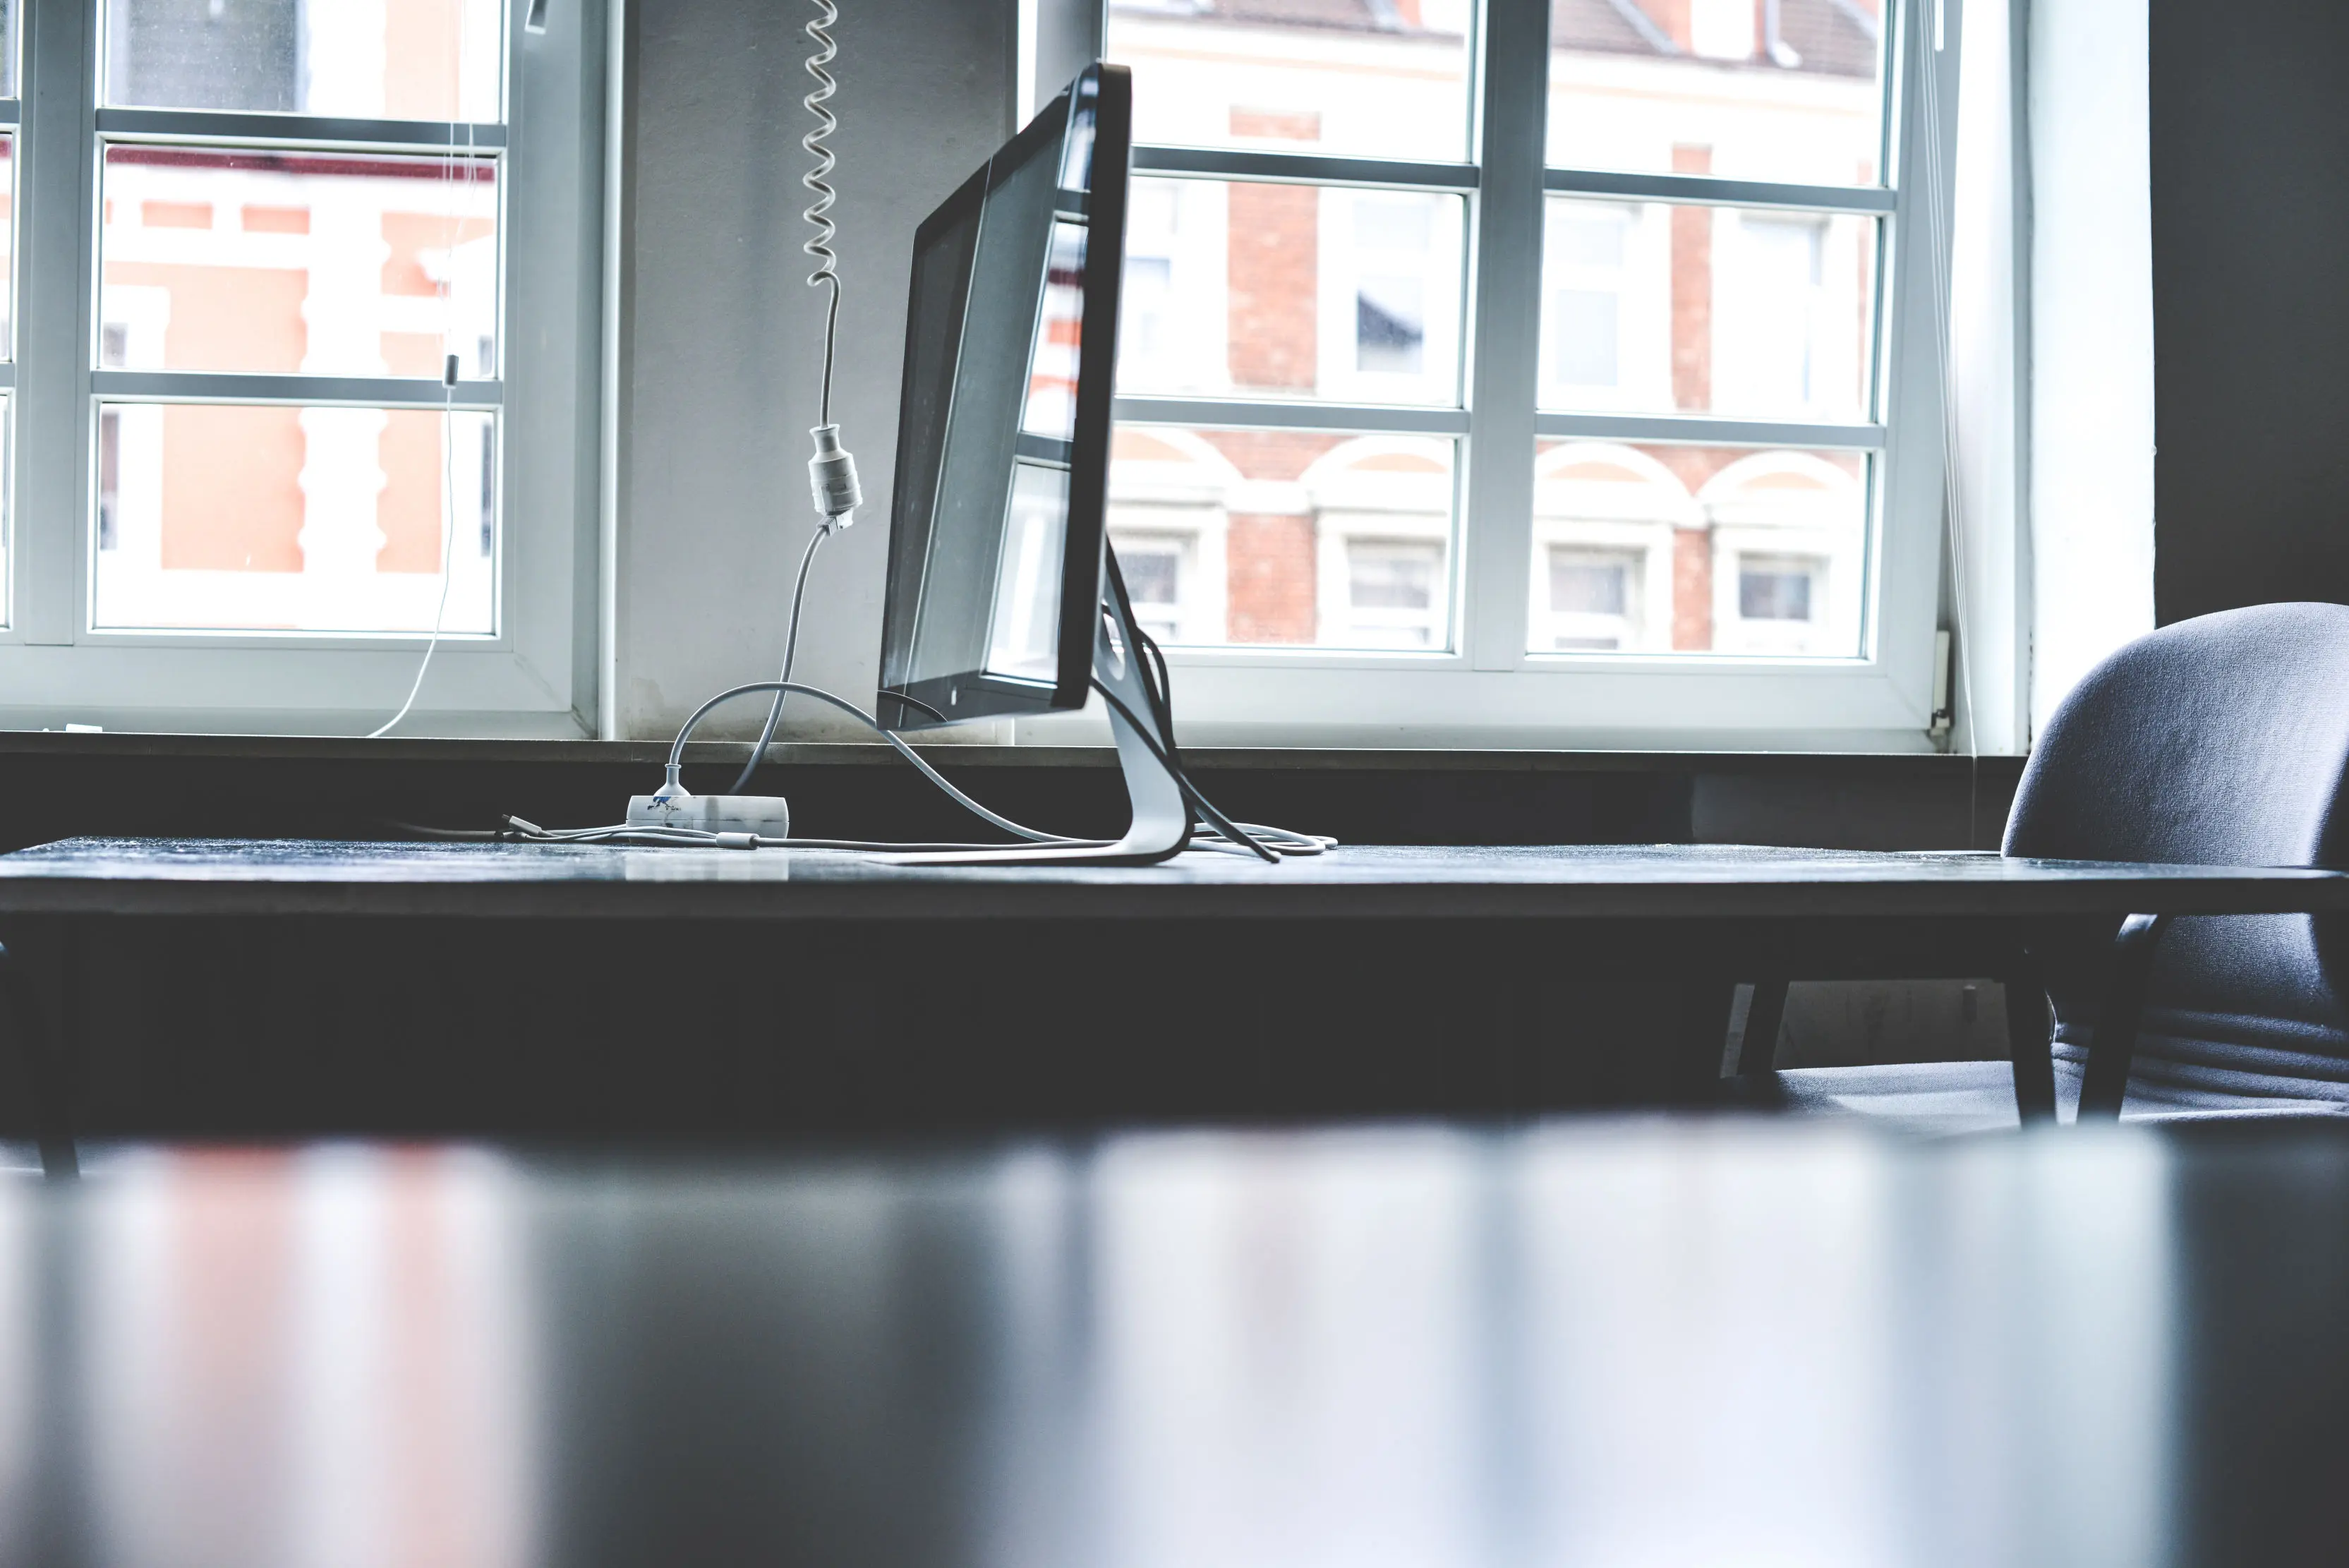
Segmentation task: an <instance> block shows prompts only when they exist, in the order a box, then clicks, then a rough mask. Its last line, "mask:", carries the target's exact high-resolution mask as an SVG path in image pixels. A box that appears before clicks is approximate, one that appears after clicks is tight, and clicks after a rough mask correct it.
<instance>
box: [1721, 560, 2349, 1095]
mask: <svg viewBox="0 0 2349 1568" xmlns="http://www.w3.org/2000/svg"><path fill="white" fill-rule="evenodd" d="M2003 852H2004V853H2005V854H2008V855H2016V856H2032V857H2042V858H2053V859H2086V860H2141V861H2155V862H2163V863H2168V864H2180V865H2184V864H2209V865H2250V866H2323V867H2349V607H2344V606H2341V605H2331V604H2281V605H2260V606H2255V607H2251V608H2248V609H2239V610H2228V611H2225V612H2223V613H2221V614H2218V615H2209V616H2203V617H2201V618H2198V619H2194V620H2189V621H2183V622H2180V623H2179V624H2178V625H2176V626H2170V627H2166V628H2162V629H2161V630H2159V631H2157V632H2154V633H2153V634H2152V635H2150V636H2148V637H2144V638H2140V639H2137V641H2135V642H2133V643H2131V644H2129V645H2128V646H2127V648H2124V649H2121V650H2120V651H2119V652H2117V653H2116V654H2114V655H2113V656H2112V657H2111V658H2109V659H2106V660H2105V662H2104V663H2102V664H2101V665H2099V666H2097V667H2096V669H2095V670H2093V671H2092V672H2090V674H2089V675H2088V676H2087V678H2086V679H2085V680H2082V681H2081V682H2080V684H2079V686H2078V687H2077V688H2075V690H2074V691H2073V692H2072V694H2071V695H2070V696H2068V697H2066V698H2065V699H2064V702H2063V704H2062V705H2061V706H2060V707H2059V708H2058V709H2057V710H2056V711H2055V713H2054V717H2053V718H2052V719H2050V720H2049V721H2048V723H2047V726H2046V730H2045V732H2044V733H2043V734H2042V735H2041V736H2040V737H2039V741H2038V743H2037V745H2036V746H2035V747H2034V748H2033V752H2032V755H2031V761H2030V763H2029V764H2028V765H2027V766H2026V767H2025V768H2024V770H2023V782H2022V784H2021V787H2020V788H2019V789H2018V791H2017V792H2016V794H2015V798H2014V806H2013V811H2012V812H2011V813H2010V814H2009V815H2008V817H2007V825H2006V839H2005V843H2004V846H2003ZM2165 923H2166V924H2167V926H2168V929H2164V925H2165ZM2031 947H2032V950H2033V954H2034V956H2036V957H2037V958H2038V959H2039V960H2040V961H2041V962H2042V964H2043V965H2044V970H2045V973H2046V976H2047V991H2048V996H2049V999H2050V1001H2051V1002H2053V1004H2054V1012H2055V1019H2056V1023H2055V1031H2054V1054H2055V1077H2056V1099H2057V1104H2058V1106H2059V1107H2060V1110H2059V1114H2061V1115H2064V1116H2071V1115H2072V1113H2073V1112H2074V1110H2075V1108H2076V1107H2079V1106H2082V1105H2083V1103H2084V1102H2085V1111H2084V1112H2083V1115H2084V1116H2086V1117H2087V1118H2088V1119H2097V1118H2098V1117H2100V1116H2104V1117H2108V1116H2111V1115H2113V1114H2114V1113H2115V1112H2116V1111H2117V1112H2118V1114H2119V1115H2120V1116H2122V1117H2123V1118H2124V1119H2126V1120H2130V1121H2137V1120H2147V1121H2178V1120H2216V1119H2221V1118H2253V1117H2273V1116H2343V1115H2349V920H2344V919H2336V918H2330V917H2314V916H2308V915H2238V916H2199V917H2193V918H2185V919H2177V920H2175V921H2169V922H2164V921H2162V920H2160V919H2155V918H2152V917H2148V916H2142V915H2140V916H2134V917H2131V919H2129V920H2127V922H2124V923H2123V925H2122V927H2121V928H2120V929H2118V930H2116V929H2114V928H2113V927H2112V926H2111V925H2110V924H2108V923H2100V922H2095V921H2090V922H2086V923H2085V924H2081V923H2065V924H2061V925H2049V926H2045V927H2043V928H2041V929H2036V930H2035V931H2034V932H2033V937H2032V940H2031ZM1784 995H1785V992H1784V989H1783V982H1781V984H1780V985H1779V986H1777V987H1774V988H1764V987H1757V994H1756V997H1755V1002H1754V1009H1753V1011H1752V1012H1749V1018H1748V1038H1749V1039H1752V1040H1755V1041H1757V1042H1759V1047H1758V1049H1755V1050H1754V1051H1752V1052H1751V1053H1750V1054H1752V1055H1753V1056H1754V1061H1753V1062H1752V1063H1750V1064H1749V1063H1747V1062H1743V1061H1741V1062H1740V1064H1739V1067H1740V1070H1741V1076H1744V1077H1745V1078H1747V1079H1748V1080H1749V1083H1750V1082H1751V1080H1752V1079H1754V1077H1757V1076H1759V1075H1762V1074H1765V1073H1766V1074H1768V1075H1770V1076H1771V1077H1773V1078H1775V1095H1774V1096H1770V1097H1772V1098H1774V1099H1775V1100H1776V1101H1777V1102H1778V1103H1780V1104H1782V1105H1784V1106H1785V1107H1786V1108H1788V1109H1791V1110H1795V1111H1809V1112H1826V1113H1836V1114H1844V1115H1857V1116H1873V1117H1880V1118H1884V1119H1886V1120H1889V1121H1893V1122H1898V1123H1900V1124H1903V1125H1906V1126H1909V1127H1914V1128H1916V1129H1918V1130H1923V1131H1943V1132H1957V1131H1967V1130H1973V1129H1976V1128H1982V1127H1998V1126H2008V1127H2011V1126H2013V1125H2014V1122H2015V1108H2014V1087H2013V1085H2014V1077H2013V1068H2012V1066H2011V1065H2010V1064H2007V1063H2005V1062H1953V1063H1936V1064H1913V1065H1896V1066H1870V1067H1837V1068H1811V1069H1797V1070H1794V1071H1786V1072H1775V1071H1774V1070H1773V1069H1774V1067H1775V1064H1773V1063H1772V1062H1770V1060H1769V1057H1770V1055H1771V1054H1773V1053H1774V1052H1775V1046H1776V1043H1777V1023H1778V1012H1777V1010H1778V1008H1779V1007H1781V1006H1782V1005H1783V999H1784ZM2009 1005H2011V1006H2013V1005H2023V1002H2021V1001H2020V999H2019V998H2015V997H2010V999H2009ZM2100 1024H2101V1025H2102V1028H2103V1036H2104V1038H2103V1039H2102V1040H2101V1041H2100V1040H2099V1037H2098V1035H2099V1026H2100ZM2092 1047H2095V1049H2093V1050H2092Z"/></svg>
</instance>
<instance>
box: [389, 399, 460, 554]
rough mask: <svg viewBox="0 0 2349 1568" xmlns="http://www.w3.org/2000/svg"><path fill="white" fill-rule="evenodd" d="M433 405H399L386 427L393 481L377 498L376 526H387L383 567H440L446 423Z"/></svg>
mask: <svg viewBox="0 0 2349 1568" xmlns="http://www.w3.org/2000/svg"><path fill="white" fill-rule="evenodd" d="M442 419H443V416H441V415H440V414H438V413H436V412H434V411H433V410H430V409H395V410H392V412H391V415H390V422H389V423H388V424H386V425H385V426H384V430H383V437H382V442H381V445H380V447H379V449H378V450H379V451H380V452H382V454H383V456H382V461H383V472H384V473H385V474H386V476H387V477H388V480H389V483H387V484H386V485H385V486H384V490H383V493H382V494H381V495H380V496H378V498H377V500H376V508H375V522H376V526H377V527H378V528H380V529H382V530H383V536H384V546H383V553H382V554H381V555H379V556H377V557H376V558H375V568H376V570H377V571H378V572H437V571H439V570H440V535H441V532H442V530H443V528H444V527H445V525H446V524H444V522H443V512H442V495H441V492H442V489H443V487H444V483H445V482H444V481H443V479H442V477H441V472H440V427H441V424H442Z"/></svg>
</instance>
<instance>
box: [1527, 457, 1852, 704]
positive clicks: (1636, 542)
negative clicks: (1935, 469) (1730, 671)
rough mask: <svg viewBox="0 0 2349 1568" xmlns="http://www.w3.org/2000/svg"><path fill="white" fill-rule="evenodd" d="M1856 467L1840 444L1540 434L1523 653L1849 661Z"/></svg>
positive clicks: (1850, 655) (1536, 461)
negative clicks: (1804, 447)
mask: <svg viewBox="0 0 2349 1568" xmlns="http://www.w3.org/2000/svg"><path fill="white" fill-rule="evenodd" d="M1871 467H1872V465H1871V464H1870V462H1868V459H1867V457H1866V456H1864V455H1862V454H1859V453H1854V452H1786V451H1764V450H1756V449H1752V448H1738V447H1699V446H1678V445H1667V444H1662V443H1653V444H1651V443H1631V442H1612V441H1546V442H1543V443H1541V447H1540V452H1539V454H1538V456H1537V458H1536V460H1535V468H1534V561H1533V567H1534V570H1533V602H1532V605H1531V607H1530V610H1531V615H1530V619H1529V622H1528V625H1529V628H1530V631H1529V634H1528V637H1527V642H1526V646H1527V650H1528V651H1530V652H1534V653H1646V654H1674V653H1682V654H1701V653H1734V654H1751V655H1762V656H1788V657H1818V658H1840V659H1848V658H1852V657H1854V656H1856V655H1857V654H1858V652H1859V651H1860V627H1861V605H1862V603H1863V598H1864V595H1863V585H1864V578H1865V576H1866V573H1867V566H1868V515H1869V489H1868V486H1869V483H1870V482H1871V479H1872V473H1871Z"/></svg>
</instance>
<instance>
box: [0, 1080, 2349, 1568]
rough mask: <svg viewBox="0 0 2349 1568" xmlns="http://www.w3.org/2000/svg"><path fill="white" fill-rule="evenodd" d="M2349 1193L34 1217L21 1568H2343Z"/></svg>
mask: <svg viewBox="0 0 2349 1568" xmlns="http://www.w3.org/2000/svg"><path fill="white" fill-rule="evenodd" d="M2344 1218H2349V1143H2344V1141H2342V1140H2340V1139H2338V1138H2324V1137H2313V1136H2297V1137H2270V1138H2262V1139H2256V1140H2254V1139H2249V1138H2244V1137H2234V1138H2232V1139H2221V1140H2213V1139H2210V1138H2209V1137H2203V1138H2199V1139H2174V1138H2173V1139H2165V1138H2163V1137H2158V1136H2156V1135H2152V1134H2147V1133H2145V1132H2142V1131H2133V1130H2129V1129H2115V1130H2113V1131H2110V1132H2106V1133H2104V1134H2100V1135H2074V1134H2057V1135H2055V1136H2053V1137H2001V1138H1992V1139H1982V1140H1974V1141H1971V1142H1964V1143H1956V1144H1939V1145H1930V1144H1903V1143H1897V1142H1892V1141H1889V1140H1885V1139H1881V1138H1878V1137H1869V1136H1865V1135H1862V1134H1858V1133H1856V1132H1851V1131H1845V1130H1823V1129H1819V1128H1816V1127H1785V1126H1783V1125H1780V1126H1770V1125H1755V1124H1724V1123H1720V1122H1714V1123H1710V1124H1682V1125H1680V1126H1671V1125H1659V1124H1654V1123H1643V1124H1635V1125H1621V1124H1612V1123H1605V1122H1596V1123H1590V1122H1585V1123H1575V1122H1564V1123H1554V1124H1545V1125H1542V1126H1538V1127H1533V1128H1530V1129H1526V1130H1521V1131H1516V1132H1510V1133H1479V1132H1474V1131H1463V1130H1447V1129H1444V1128H1439V1127H1420V1128H1412V1127H1402V1128H1388V1129H1383V1130H1376V1131H1363V1132H1324V1133H1310V1132H1309V1133H1296V1134H1287V1135H1278V1136H1272V1135H1255V1136H1216V1135H1204V1134H1188V1135H1159V1136H1127V1137H1116V1138H1112V1139H1106V1140H1101V1141H1092V1142H1056V1143H1027V1144H1019V1143H1011V1144H999V1145H998V1144H990V1145H977V1146H966V1147H963V1148H960V1149H945V1150H934V1151H930V1152H922V1151H919V1150H913V1151H909V1150H907V1149H906V1148H905V1147H903V1146H900V1147H898V1148H897V1149H896V1150H895V1151H894V1152H891V1151H887V1150H878V1149H875V1150H862V1151H860V1150H854V1149H848V1150H839V1151H835V1152H833V1153H830V1154H823V1155H809V1156H806V1157H802V1158H772V1159H765V1160H759V1161H743V1162H736V1163H719V1162H711V1163H706V1164H693V1163H682V1162H675V1161H671V1162H659V1161H652V1160H644V1159H636V1160H631V1159H625V1158H575V1159H567V1160H566V1159H560V1158H518V1157H512V1156H507V1155H502V1154H499V1153H495V1152H490V1151H485V1150H481V1149H472V1148H452V1147H446V1146H422V1147H408V1148H400V1149H383V1148H376V1147H366V1146H343V1147H324V1148H317V1149H312V1150H253V1151H237V1150H213V1151H207V1152H194V1151H190V1152H171V1151H165V1150H130V1151H123V1152H119V1153H117V1154H114V1155H111V1156H105V1157H101V1158H97V1159H95V1160H93V1162H92V1166H91V1171H90V1174H88V1176H86V1177H85V1178H84V1179H82V1181H81V1182H80V1183H79V1184H78V1186H76V1185H74V1184H49V1185H47V1186H44V1185H43V1184H40V1183H38V1182H36V1181H34V1180H29V1179H20V1180H15V1181H6V1182H0V1299H5V1302H6V1303H8V1308H7V1311H6V1312H5V1313H0V1386H5V1387H6V1388H7V1389H8V1390H9V1391H10V1393H9V1401H8V1407H9V1409H10V1410H11V1411H12V1416H11V1419H10V1431H11V1434H12V1436H11V1438H10V1440H9V1441H8V1442H6V1443H5V1445H0V1556H5V1557H6V1559H7V1560H8V1561H11V1562H16V1561H24V1562H45V1563H82V1562H90V1563H96V1562H104V1563H111V1564H116V1565H119V1568H169V1565H176V1564H182V1563H267V1564H283V1565H285V1568H311V1565H316V1568H327V1565H330V1564H336V1563H353V1562H367V1563H386V1564H397V1563H435V1564H442V1565H449V1568H473V1565H480V1568H493V1565H502V1564H511V1563H547V1564H552V1565H557V1568H569V1565H574V1564H590V1563H594V1564H605V1563H609V1564H631V1565H635V1564H645V1565H651V1564H667V1563H871V1564H884V1563H885V1564H890V1565H892V1568H932V1565H936V1568H950V1565H951V1568H967V1565H970V1564H1000V1565H1003V1568H1015V1565H1016V1568H1079V1565H1086V1568H1178V1565H1193V1564H1210V1563H1248V1564H1273V1563H1278V1564H1281V1565H1282V1568H1324V1565H1326V1568H1359V1565H1360V1564H1361V1563H1365V1562H1378V1563H1398V1562H1401V1563H1429V1564H1436V1563H1446V1564H1449V1563H1462V1564H1473V1563H1499V1564H1508V1563H1521V1564H1534V1563H1855V1564H1858V1563H1866V1564H1882V1563H1915V1564H1924V1565H1935V1564H1951V1565H1955V1564H1991V1563H1996V1564H2002V1565H2003V1564H2033V1563H2045V1564H2051V1565H2052V1564H2065V1565H2067V1568H2068V1565H2070V1564H2075V1563H2084V1562H2099V1563H2173V1564H2180V1565H2185V1564H2193V1563H2204V1562H2213V1563H2215V1562H2230V1563H2283V1564H2290V1563H2303V1562H2305V1563H2316V1562H2338V1561H2339V1551H2340V1539H2339V1523H2338V1511H2337V1498H2338V1491H2337V1488H2336V1487H2335V1486H2333V1484H2332V1483H2333V1482H2334V1481H2336V1480H2338V1478H2339V1475H2340V1473H2341V1472H2340V1468H2339V1467H2340V1462H2341V1459H2342V1458H2343V1456H2344V1453H2349V1317H2344V1314H2343V1313H2342V1311H2341V1303H2342V1302H2343V1301H2344V1299H2349V1225H2344Z"/></svg>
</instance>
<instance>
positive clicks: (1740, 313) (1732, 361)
mask: <svg viewBox="0 0 2349 1568" xmlns="http://www.w3.org/2000/svg"><path fill="white" fill-rule="evenodd" d="M1876 248H1877V223H1876V220H1874V219H1872V218H1858V217H1852V216H1848V215H1828V214H1823V213H1778V212H1757V211H1748V210H1744V209H1739V208H1733V207H1703V206H1683V205H1674V204H1671V203H1667V202H1597V201H1585V200H1578V199H1574V198H1570V197H1562V196H1554V197H1552V198H1551V199H1550V201H1549V204H1548V213H1547V223H1546V225H1545V237H1544V250H1543V262H1542V337H1541V402H1542V406H1543V407H1544V408H1546V409H1553V410H1565V411H1590V410H1599V411H1623V412H1638V413H1709V414H1733V415H1741V416H1751V417H1756V418H1766V419H1782V420H1804V421H1825V422H1834V423H1857V422H1862V421H1865V420H1866V419H1867V417H1868V408H1869V405H1870V385H1869V383H1870V376H1869V369H1870V365H1871V362H1872V356H1871V354H1870V352H1869V345H1870V343H1871V342H1872V340H1873V336H1874V325H1875V312H1874V305H1875V286H1876Z"/></svg>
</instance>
